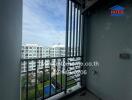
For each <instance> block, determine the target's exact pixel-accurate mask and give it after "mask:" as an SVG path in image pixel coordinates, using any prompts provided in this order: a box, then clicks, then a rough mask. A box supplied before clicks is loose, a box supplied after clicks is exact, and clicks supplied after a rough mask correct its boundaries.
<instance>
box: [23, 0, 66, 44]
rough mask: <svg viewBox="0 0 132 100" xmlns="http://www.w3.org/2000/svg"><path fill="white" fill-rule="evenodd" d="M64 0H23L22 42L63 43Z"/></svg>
mask: <svg viewBox="0 0 132 100" xmlns="http://www.w3.org/2000/svg"><path fill="white" fill-rule="evenodd" d="M65 9H66V0H23V44H25V43H37V44H40V45H43V46H51V45H54V44H58V43H61V44H64V43H65V20H66V18H65V14H66V10H65Z"/></svg>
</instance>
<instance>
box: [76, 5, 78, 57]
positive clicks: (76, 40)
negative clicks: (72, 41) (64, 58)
mask: <svg viewBox="0 0 132 100" xmlns="http://www.w3.org/2000/svg"><path fill="white" fill-rule="evenodd" d="M77 44H78V5H77V21H76V56H77V52H78V51H77V50H78V49H77V47H78V45H77Z"/></svg>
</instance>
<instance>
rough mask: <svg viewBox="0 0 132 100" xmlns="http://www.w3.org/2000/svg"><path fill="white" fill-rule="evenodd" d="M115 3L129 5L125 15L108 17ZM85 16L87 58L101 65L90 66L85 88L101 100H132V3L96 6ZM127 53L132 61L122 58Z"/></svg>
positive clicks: (122, 4)
mask: <svg viewBox="0 0 132 100" xmlns="http://www.w3.org/2000/svg"><path fill="white" fill-rule="evenodd" d="M116 4H119V5H121V6H124V7H126V6H127V8H126V10H125V16H122V17H112V16H110V15H109V8H110V7H112V6H114V5H116ZM84 15H85V17H84V27H85V28H84V52H83V53H84V59H85V61H98V62H99V64H100V66H96V67H87V70H88V74H87V76H86V78H87V81H86V87H87V88H88V89H89V90H91V91H92V92H93V93H95V94H96V95H97V96H99V97H101V98H102V100H132V2H131V1H130V0H126V1H125V2H121V3H119V2H118V3H113V4H112V3H111V4H110V3H109V4H108V5H100V4H98V3H97V5H95V6H93V7H92V8H90V9H89V11H87V12H86V13H85V14H84ZM124 52H125V53H129V54H130V55H131V59H120V58H119V54H120V53H124ZM95 70H96V71H97V73H96V74H95V73H94V71H95Z"/></svg>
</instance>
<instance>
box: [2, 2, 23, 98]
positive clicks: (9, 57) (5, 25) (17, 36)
mask: <svg viewBox="0 0 132 100" xmlns="http://www.w3.org/2000/svg"><path fill="white" fill-rule="evenodd" d="M21 40H22V0H0V100H19V99H20V49H21Z"/></svg>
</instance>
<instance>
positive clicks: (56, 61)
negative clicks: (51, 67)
mask: <svg viewBox="0 0 132 100" xmlns="http://www.w3.org/2000/svg"><path fill="white" fill-rule="evenodd" d="M57 65H58V60H57V59H55V70H56V76H55V93H57V71H58V70H57Z"/></svg>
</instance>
